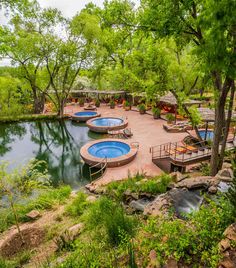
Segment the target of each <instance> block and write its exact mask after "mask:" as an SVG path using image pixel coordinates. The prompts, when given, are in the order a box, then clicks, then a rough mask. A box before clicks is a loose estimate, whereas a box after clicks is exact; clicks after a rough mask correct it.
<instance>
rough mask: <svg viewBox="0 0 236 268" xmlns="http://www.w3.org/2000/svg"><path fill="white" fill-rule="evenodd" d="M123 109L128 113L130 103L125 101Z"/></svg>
mask: <svg viewBox="0 0 236 268" xmlns="http://www.w3.org/2000/svg"><path fill="white" fill-rule="evenodd" d="M124 109H125V110H126V111H129V110H130V109H131V104H130V102H128V101H125V102H124Z"/></svg>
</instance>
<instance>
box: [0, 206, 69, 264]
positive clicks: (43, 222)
mask: <svg viewBox="0 0 236 268" xmlns="http://www.w3.org/2000/svg"><path fill="white" fill-rule="evenodd" d="M64 209H65V205H61V206H57V207H54V208H53V209H52V210H49V211H45V212H43V213H42V216H41V217H40V218H39V219H38V220H36V221H34V222H27V223H23V224H21V225H20V229H21V230H22V231H23V230H27V229H31V228H39V229H44V230H45V232H46V237H45V239H44V241H45V242H43V243H41V244H40V245H39V246H38V247H37V248H35V249H34V250H33V256H32V258H31V260H30V262H29V263H27V264H26V265H24V267H27V268H31V267H32V268H37V267H41V265H42V263H44V262H45V261H49V259H50V257H51V256H52V255H53V254H54V252H55V251H56V249H57V246H56V244H55V242H54V240H53V237H48V238H47V235H49V236H50V232H52V234H51V236H54V235H56V234H57V233H61V232H63V230H65V229H67V228H68V227H70V226H72V225H73V222H72V220H71V219H69V218H68V217H66V216H65V215H63V213H64ZM57 227H59V228H57ZM58 229H59V230H58ZM16 233H17V229H16V226H12V227H11V228H10V229H8V230H6V231H5V232H3V233H2V234H1V235H0V248H1V247H2V245H3V244H4V243H5V242H6V241H7V240H8V239H9V238H11V237H12V236H14V235H15V234H16Z"/></svg>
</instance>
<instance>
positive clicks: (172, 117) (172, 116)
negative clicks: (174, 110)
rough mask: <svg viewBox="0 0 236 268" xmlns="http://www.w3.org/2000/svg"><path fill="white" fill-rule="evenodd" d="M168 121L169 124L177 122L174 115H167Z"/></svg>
mask: <svg viewBox="0 0 236 268" xmlns="http://www.w3.org/2000/svg"><path fill="white" fill-rule="evenodd" d="M166 119H167V121H168V122H169V123H171V122H173V121H174V120H175V116H174V115H173V114H167V115H166Z"/></svg>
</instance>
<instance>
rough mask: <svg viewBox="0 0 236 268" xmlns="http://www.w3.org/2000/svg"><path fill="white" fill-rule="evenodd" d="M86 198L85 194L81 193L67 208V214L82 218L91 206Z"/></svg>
mask: <svg viewBox="0 0 236 268" xmlns="http://www.w3.org/2000/svg"><path fill="white" fill-rule="evenodd" d="M86 198H87V195H86V194H85V193H82V192H79V193H78V194H77V196H76V197H75V199H74V200H73V201H72V203H71V204H69V205H68V206H67V207H66V208H65V212H66V214H67V215H68V216H72V217H78V216H81V215H82V214H83V213H84V211H85V209H86V208H87V207H88V205H89V202H87V201H86Z"/></svg>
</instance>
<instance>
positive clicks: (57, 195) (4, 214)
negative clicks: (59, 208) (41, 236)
mask: <svg viewBox="0 0 236 268" xmlns="http://www.w3.org/2000/svg"><path fill="white" fill-rule="evenodd" d="M70 193H71V188H70V187H69V186H63V187H60V188H56V189H53V188H47V189H44V190H41V191H40V193H39V194H38V196H36V197H34V198H32V197H31V198H28V199H25V200H24V202H23V203H22V202H18V203H17V204H15V206H16V209H17V213H18V218H19V221H20V222H24V221H28V218H27V217H26V216H25V215H26V214H27V213H28V212H30V211H31V210H33V209H37V210H44V209H50V208H52V207H53V206H54V205H57V204H62V203H63V202H64V201H65V200H66V199H67V198H69V195H70ZM0 215H1V217H0V232H2V231H4V230H6V229H7V228H8V227H10V226H11V225H12V224H14V223H15V219H14V215H13V213H12V211H9V209H8V208H1V209H0Z"/></svg>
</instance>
